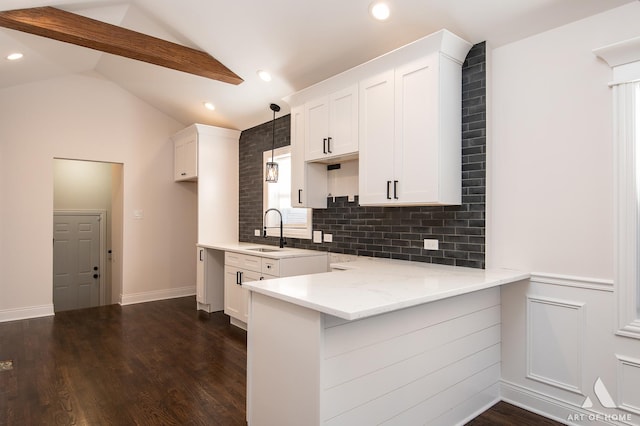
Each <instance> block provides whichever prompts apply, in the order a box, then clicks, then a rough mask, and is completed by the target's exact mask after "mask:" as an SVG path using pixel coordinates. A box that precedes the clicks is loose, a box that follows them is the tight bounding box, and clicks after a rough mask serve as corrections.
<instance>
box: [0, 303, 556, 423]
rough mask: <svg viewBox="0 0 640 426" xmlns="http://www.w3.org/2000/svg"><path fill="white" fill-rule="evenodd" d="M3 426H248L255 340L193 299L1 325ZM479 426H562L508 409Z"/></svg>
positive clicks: (486, 417) (482, 419)
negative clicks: (249, 350) (249, 356)
mask: <svg viewBox="0 0 640 426" xmlns="http://www.w3.org/2000/svg"><path fill="white" fill-rule="evenodd" d="M9 360H10V361H12V362H13V368H12V369H9V370H4V371H3V370H2V369H1V368H0V425H16V426H18V425H19V426H25V425H92V426H93V425H100V426H101V425H207V426H208V425H225V426H226V425H246V422H245V408H246V406H245V394H246V333H245V332H244V331H242V330H240V329H238V328H236V327H233V326H231V325H230V324H229V318H228V317H227V316H225V315H224V314H223V313H221V312H218V313H214V314H211V315H208V314H206V313H203V312H198V311H196V310H195V298H193V297H186V298H179V299H171V300H165V301H158V302H151V303H143V304H138V305H130V306H124V307H121V306H118V305H112V306H104V307H100V308H92V309H83V310H79V311H70V312H61V313H58V314H56V316H55V317H48V318H38V319H30V320H23V321H14V322H6V323H0V366H4V365H3V364H1V363H2V361H9ZM469 424H470V425H472V426H485V425H523V426H526V425H540V424H544V425H555V424H558V423H555V422H551V421H549V420H547V419H544V418H543V417H540V416H537V415H535V414H532V413H528V412H527V411H524V410H520V409H519V408H516V407H513V406H511V405H509V404H505V403H499V404H497V405H496V406H494V407H493V408H492V409H490V410H489V411H487V412H486V413H484V414H482V415H481V416H479V417H478V418H476V419H474V420H473V421H472V422H471V423H469Z"/></svg>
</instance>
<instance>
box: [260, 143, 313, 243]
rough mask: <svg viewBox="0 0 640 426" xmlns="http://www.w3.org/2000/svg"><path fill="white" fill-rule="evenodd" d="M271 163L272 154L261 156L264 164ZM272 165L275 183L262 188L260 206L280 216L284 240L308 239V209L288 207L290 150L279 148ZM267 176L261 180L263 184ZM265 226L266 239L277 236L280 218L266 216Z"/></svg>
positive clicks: (309, 229)
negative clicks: (274, 163) (274, 172)
mask: <svg viewBox="0 0 640 426" xmlns="http://www.w3.org/2000/svg"><path fill="white" fill-rule="evenodd" d="M267 161H271V150H269V151H265V152H264V154H263V162H262V164H263V170H264V164H266V162H267ZM274 161H275V162H276V163H278V182H277V183H267V182H264V184H263V188H264V190H263V196H262V205H263V206H264V211H267V209H272V208H275V209H278V210H280V212H281V213H282V221H283V224H284V236H285V237H290V238H304V239H311V229H312V223H311V219H312V216H313V215H312V212H311V209H304V208H293V207H291V147H290V146H285V147H283V148H278V149H276V150H275V152H274ZM265 178H266V176H264V177H263V181H264V179H265ZM265 225H266V226H267V235H269V236H276V237H277V236H279V235H280V229H279V228H280V216H279V215H278V213H276V212H270V213H269V214H268V215H267V218H266V222H265Z"/></svg>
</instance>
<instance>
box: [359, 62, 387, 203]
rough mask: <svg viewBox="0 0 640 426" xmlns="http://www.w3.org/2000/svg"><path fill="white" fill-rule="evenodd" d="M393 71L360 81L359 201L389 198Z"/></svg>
mask: <svg viewBox="0 0 640 426" xmlns="http://www.w3.org/2000/svg"><path fill="white" fill-rule="evenodd" d="M393 76H394V73H393V70H390V71H387V72H385V73H383V74H379V75H377V76H375V77H372V78H369V79H366V80H363V81H361V82H360V94H359V99H360V111H359V114H360V140H361V143H360V174H359V192H360V197H359V198H360V199H359V201H360V204H385V203H391V202H393V185H394V180H395V178H394V170H393V169H394V156H395V145H394V90H393V87H394V78H393Z"/></svg>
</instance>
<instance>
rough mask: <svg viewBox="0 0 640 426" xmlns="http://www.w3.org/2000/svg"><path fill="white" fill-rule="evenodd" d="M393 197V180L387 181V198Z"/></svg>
mask: <svg viewBox="0 0 640 426" xmlns="http://www.w3.org/2000/svg"><path fill="white" fill-rule="evenodd" d="M390 199H391V181H390V180H388V181H387V200H390Z"/></svg>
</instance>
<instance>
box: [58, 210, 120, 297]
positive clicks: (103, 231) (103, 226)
mask: <svg viewBox="0 0 640 426" xmlns="http://www.w3.org/2000/svg"><path fill="white" fill-rule="evenodd" d="M56 216H98V217H99V218H98V222H100V278H99V279H98V285H99V286H100V306H103V305H105V304H106V303H105V299H106V288H105V277H106V273H105V272H106V269H105V268H106V266H107V238H106V236H107V211H106V210H54V211H53V221H54V223H55V217H56ZM51 289H52V291H53V275H52V277H51Z"/></svg>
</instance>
